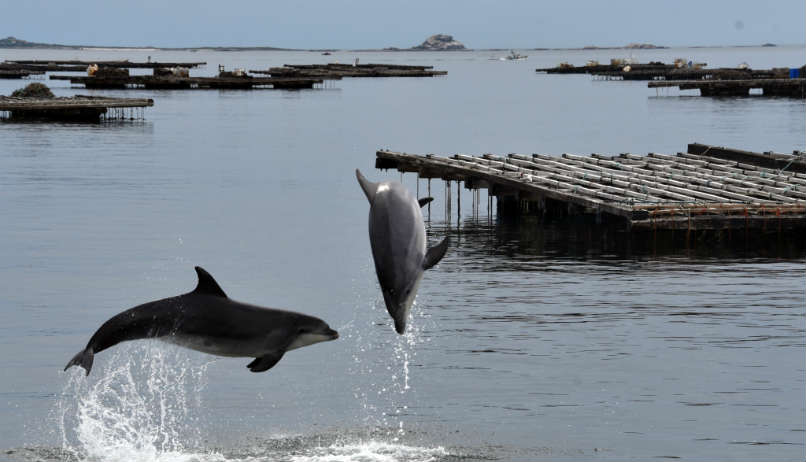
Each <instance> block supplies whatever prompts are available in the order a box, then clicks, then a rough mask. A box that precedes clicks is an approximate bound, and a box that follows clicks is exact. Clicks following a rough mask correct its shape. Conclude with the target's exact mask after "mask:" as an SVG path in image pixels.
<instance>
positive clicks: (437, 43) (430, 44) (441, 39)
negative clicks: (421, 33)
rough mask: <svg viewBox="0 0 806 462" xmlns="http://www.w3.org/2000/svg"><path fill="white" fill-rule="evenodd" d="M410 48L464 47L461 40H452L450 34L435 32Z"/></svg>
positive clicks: (450, 49)
mask: <svg viewBox="0 0 806 462" xmlns="http://www.w3.org/2000/svg"><path fill="white" fill-rule="evenodd" d="M411 49H412V50H424V51H453V50H465V49H466V48H465V46H464V45H463V44H462V42H460V41H458V40H454V39H453V36H452V35H447V34H437V35H432V36H431V37H428V38H427V39H425V42H423V43H422V44H420V45H417V46H416V47H412V48H411Z"/></svg>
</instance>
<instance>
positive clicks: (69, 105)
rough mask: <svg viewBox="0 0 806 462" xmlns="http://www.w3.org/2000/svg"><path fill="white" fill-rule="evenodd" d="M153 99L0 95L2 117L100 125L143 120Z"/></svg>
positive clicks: (0, 116)
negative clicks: (112, 121)
mask: <svg viewBox="0 0 806 462" xmlns="http://www.w3.org/2000/svg"><path fill="white" fill-rule="evenodd" d="M153 105H154V100H153V99H142V98H138V99H133V98H106V97H101V96H74V97H70V98H14V97H9V96H0V118H6V119H9V120H60V121H81V122H99V121H100V120H102V119H103V120H134V119H142V118H143V114H144V113H143V108H146V107H150V106H153Z"/></svg>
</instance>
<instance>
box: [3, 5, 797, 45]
mask: <svg viewBox="0 0 806 462" xmlns="http://www.w3.org/2000/svg"><path fill="white" fill-rule="evenodd" d="M804 23H806V1H804V0H769V1H766V2H760V1H757V0H752V1H751V0H677V1H656V0H610V1H605V0H597V1H594V0H589V1H582V0H542V1H541V0H532V1H527V0H498V1H494V0H443V1H440V0H432V1H424V0H406V1H397V2H389V1H384V0H330V1H321V0H309V1H293V0H292V1H283V2H280V1H276V0H230V1H221V0H216V1H212V0H138V1H130V2H119V1H115V0H71V1H64V0H0V38H2V37H7V36H14V37H17V38H20V39H23V40H28V41H33V42H44V43H58V44H67V45H96V46H103V45H109V46H158V47H195V46H273V47H280V48H301V49H320V48H339V49H362V48H384V47H390V46H394V47H399V48H408V47H411V46H414V45H418V44H420V43H421V42H422V41H423V40H424V39H425V38H426V37H428V36H430V35H433V34H437V33H445V34H450V35H453V36H454V38H455V39H456V40H459V41H461V42H462V43H464V44H465V46H467V47H468V48H544V47H545V48H563V47H583V46H587V45H597V46H621V45H626V44H628V43H632V42H642V43H653V44H655V45H664V46H697V45H717V46H724V45H758V44H762V43H766V42H771V43H776V44H803V43H805V42H806V38H805V36H806V32H804Z"/></svg>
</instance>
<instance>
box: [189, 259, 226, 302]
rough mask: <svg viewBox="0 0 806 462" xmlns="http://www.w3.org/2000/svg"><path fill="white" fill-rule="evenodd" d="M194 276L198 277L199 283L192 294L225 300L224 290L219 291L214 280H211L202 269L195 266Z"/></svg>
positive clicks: (219, 288)
mask: <svg viewBox="0 0 806 462" xmlns="http://www.w3.org/2000/svg"><path fill="white" fill-rule="evenodd" d="M196 274H198V275H199V283H198V284H197V285H196V288H195V289H194V290H193V292H195V293H199V294H207V295H214V296H216V297H223V298H227V294H225V293H224V290H223V289H221V286H219V285H218V283H217V282H215V279H213V277H212V276H211V275H210V273H208V272H207V271H205V270H204V268H202V267H201V266H197V267H196Z"/></svg>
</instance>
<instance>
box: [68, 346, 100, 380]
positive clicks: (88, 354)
mask: <svg viewBox="0 0 806 462" xmlns="http://www.w3.org/2000/svg"><path fill="white" fill-rule="evenodd" d="M94 358H95V353H93V351H92V348H85V349H83V350H81V351H79V352H78V354H77V355H75V356H73V359H71V360H70V362H69V363H67V365H66V366H64V370H67V369H69V368H71V367H72V366H81V367H83V368H84V370H85V371H87V375H90V370H91V369H92V360H93V359H94Z"/></svg>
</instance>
